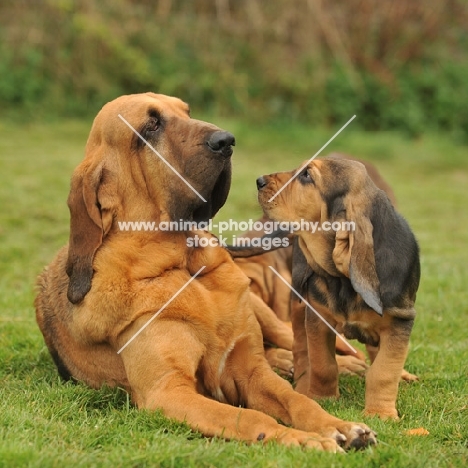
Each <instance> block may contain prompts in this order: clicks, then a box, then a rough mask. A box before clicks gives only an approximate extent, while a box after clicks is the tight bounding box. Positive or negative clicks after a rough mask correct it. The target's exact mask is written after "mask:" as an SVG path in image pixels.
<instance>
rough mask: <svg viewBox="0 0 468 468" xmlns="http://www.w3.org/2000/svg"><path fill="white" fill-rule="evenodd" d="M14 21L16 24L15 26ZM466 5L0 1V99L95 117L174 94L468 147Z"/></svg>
mask: <svg viewBox="0 0 468 468" xmlns="http://www.w3.org/2000/svg"><path fill="white" fill-rule="evenodd" d="M11 18H13V20H11ZM467 18H468V5H467V4H466V2H464V1H463V0H438V1H436V2H431V3H430V4H428V3H427V2H425V1H424V0H413V1H412V2H407V1H406V0H392V1H390V0H385V1H381V2H376V1H374V0H349V1H347V2H340V1H338V0H333V1H329V2H321V1H319V0H298V1H297V2H294V5H293V6H292V4H291V3H288V2H283V1H281V0H271V1H269V2H260V1H259V0H236V1H234V0H219V1H217V2H212V1H210V0H194V1H193V2H185V1H182V0H159V1H158V2H153V1H150V0H146V1H145V0H133V1H132V0H117V1H115V0H114V1H113V0H103V1H98V0H87V1H85V2H74V1H72V0H42V1H37V2H36V1H31V0H30V1H27V0H26V1H25V0H23V1H13V0H10V1H7V2H3V3H2V4H1V5H0V39H1V46H0V77H1V78H0V105H1V106H2V108H3V109H4V110H6V111H10V112H13V111H16V112H19V113H21V115H24V113H25V112H26V114H29V116H35V117H37V116H40V115H47V114H51V115H57V116H70V115H71V116H77V115H78V116H79V115H90V114H94V113H95V112H96V111H97V110H98V109H99V108H100V107H101V105H102V104H103V103H105V102H106V101H108V100H110V99H112V98H114V97H116V96H118V95H120V94H124V93H132V92H142V91H147V90H154V91H157V92H161V93H166V94H172V95H177V96H180V97H182V98H183V99H185V100H187V101H189V102H190V103H191V104H192V105H193V106H195V107H197V108H201V109H204V110H206V111H208V112H215V113H221V114H232V115H237V116H241V117H245V118H249V119H253V120H256V121H258V120H259V119H261V120H270V119H275V120H281V119H287V120H293V121H296V120H297V121H304V122H307V123H310V124H314V125H316V124H323V123H330V124H334V125H338V124H342V123H344V122H345V121H346V120H348V119H349V118H350V116H351V115H353V114H357V115H358V119H356V125H360V126H361V127H363V128H365V129H370V130H379V129H399V130H403V131H405V132H407V133H408V134H410V135H418V134H420V133H421V132H424V131H426V130H434V129H437V130H444V131H450V132H453V133H455V134H457V135H458V136H459V137H460V138H465V139H468V109H467V106H466V103H467V102H468V96H467V94H468V91H467V88H466V86H465V85H464V82H465V81H466V76H467V72H468V65H467V63H468V60H467V59H468V57H467V55H468V52H467V51H468V48H467V45H468V44H467V42H468V40H467V38H466V35H464V33H463V32H464V30H466V27H467V25H468V19H467Z"/></svg>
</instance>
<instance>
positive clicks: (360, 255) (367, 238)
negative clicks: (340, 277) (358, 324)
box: [329, 194, 383, 315]
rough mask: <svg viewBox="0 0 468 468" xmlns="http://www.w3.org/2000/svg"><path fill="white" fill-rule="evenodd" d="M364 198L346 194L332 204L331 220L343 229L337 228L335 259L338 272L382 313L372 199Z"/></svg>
mask: <svg viewBox="0 0 468 468" xmlns="http://www.w3.org/2000/svg"><path fill="white" fill-rule="evenodd" d="M364 199H365V197H353V196H350V195H349V194H347V195H345V196H342V197H339V198H337V199H336V200H334V201H333V203H332V204H331V206H330V207H329V215H330V216H329V217H330V220H331V221H332V222H336V221H338V222H340V223H341V228H340V229H339V230H338V231H336V236H335V247H334V249H333V253H332V258H333V261H334V263H335V265H336V268H337V269H338V271H340V272H341V273H343V274H344V275H345V276H347V277H348V278H349V279H350V281H351V284H352V286H353V288H354V290H355V291H356V292H357V293H359V294H360V295H361V297H362V299H363V300H364V301H365V302H366V304H367V305H368V306H369V307H372V309H374V310H375V311H376V312H377V313H378V314H380V315H382V313H383V306H382V300H381V297H380V283H379V278H378V276H377V269H376V264H375V252H374V240H373V225H372V222H371V219H370V209H369V208H370V207H369V202H368V201H367V200H364Z"/></svg>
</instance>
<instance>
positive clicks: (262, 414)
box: [35, 93, 376, 451]
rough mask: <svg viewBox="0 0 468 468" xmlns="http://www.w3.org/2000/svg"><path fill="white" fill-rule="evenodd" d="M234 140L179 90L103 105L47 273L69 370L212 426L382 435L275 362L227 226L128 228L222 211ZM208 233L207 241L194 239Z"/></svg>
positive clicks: (280, 434) (43, 316)
mask: <svg viewBox="0 0 468 468" xmlns="http://www.w3.org/2000/svg"><path fill="white" fill-rule="evenodd" d="M122 119H125V121H126V122H128V124H129V125H130V126H131V127H133V128H134V129H135V130H136V131H137V132H138V133H139V135H140V136H141V138H140V136H138V135H137V134H136V133H134V132H133V131H132V130H131V129H130V128H128V126H127V125H126V123H125V122H124V121H123V120H122ZM143 139H144V140H145V141H143ZM233 145H234V137H233V136H232V135H231V134H230V133H227V132H225V131H222V130H220V129H219V128H217V127H216V126H214V125H212V124H209V123H206V122H201V121H198V120H194V119H191V118H190V116H189V108H188V106H187V105H186V104H185V103H184V102H182V101H180V100H179V99H177V98H173V97H167V96H163V95H158V94H153V93H146V94H138V95H129V96H122V97H120V98H118V99H116V100H114V101H112V102H110V103H108V104H106V105H105V106H104V107H103V108H102V110H101V111H100V112H99V114H98V115H97V117H96V119H95V121H94V123H93V126H92V129H91V133H90V135H89V139H88V142H87V145H86V154H85V158H84V160H83V162H82V163H81V164H80V165H79V166H78V167H77V168H76V170H75V171H74V173H73V177H72V181H71V190H70V195H69V198H68V205H69V208H70V214H71V226H70V242H69V244H68V245H67V246H65V247H63V248H62V249H61V250H60V251H59V252H58V255H57V256H56V257H55V259H54V260H53V261H52V263H51V264H50V265H49V266H48V267H47V268H46V269H45V270H44V272H43V273H42V274H41V276H40V278H39V280H38V286H39V293H38V295H37V297H36V300H35V306H36V315H37V321H38V324H39V327H40V329H41V331H42V333H43V335H44V338H45V342H46V344H47V346H48V348H49V350H50V353H51V355H52V357H53V359H54V361H55V363H56V365H57V367H58V371H59V373H60V375H61V376H62V377H64V378H65V379H74V380H78V381H82V382H85V383H86V384H88V385H89V386H91V387H94V388H97V387H100V386H101V385H103V384H106V385H110V386H120V387H123V388H125V389H126V390H127V391H128V392H129V393H130V394H131V397H132V400H133V401H134V403H135V404H136V405H137V406H138V407H139V408H146V409H158V408H159V409H161V410H162V411H163V413H164V414H165V415H166V416H167V417H169V418H174V419H177V420H180V421H186V422H187V423H188V424H189V425H190V426H191V427H192V428H193V429H196V430H199V431H200V432H202V433H203V434H205V435H207V436H218V437H223V438H228V439H239V440H244V441H248V442H256V441H270V440H272V441H276V442H278V443H281V444H285V445H300V446H304V447H312V448H317V449H323V450H328V451H341V450H342V448H341V447H343V448H345V449H346V448H350V447H363V446H367V445H369V444H374V443H375V442H376V438H375V433H374V432H373V431H372V430H371V429H369V428H368V427H367V426H366V425H365V424H362V423H354V422H347V421H343V420H341V419H338V418H336V417H334V416H332V415H330V414H329V413H327V412H326V411H324V410H323V409H322V408H321V407H320V406H319V405H318V403H316V402H314V401H313V400H311V399H310V398H308V397H307V396H305V395H301V394H299V393H297V392H295V391H294V390H293V389H292V387H291V385H290V384H289V383H288V382H287V381H286V380H284V379H283V378H281V377H280V376H278V375H277V374H275V373H274V372H273V371H272V369H271V368H270V366H269V365H268V362H267V361H266V359H265V357H264V353H263V343H262V333H261V330H260V327H259V324H258V322H257V320H256V318H255V312H256V310H258V309H259V308H261V307H266V306H265V305H264V303H263V302H262V301H261V300H260V299H259V298H258V297H256V296H255V295H253V294H252V293H251V292H250V291H249V280H248V278H247V277H246V276H245V275H244V273H242V271H241V270H240V268H239V267H238V266H236V264H235V263H234V261H233V259H232V257H231V255H230V254H229V252H228V251H227V250H226V249H224V248H222V247H221V246H219V245H215V244H216V242H212V241H213V240H216V238H215V237H214V236H212V235H211V234H209V233H208V232H205V231H196V232H194V231H179V232H166V231H162V230H159V231H156V230H155V231H140V232H129V231H125V230H120V229H119V222H124V221H127V222H128V221H141V220H147V221H150V220H151V221H155V222H156V223H160V222H162V221H164V222H167V221H169V222H170V221H179V220H180V219H183V220H194V221H198V222H200V221H207V220H208V219H209V218H211V217H212V216H214V215H215V213H216V212H217V211H218V210H219V208H220V207H221V206H222V205H223V204H224V202H225V200H226V197H227V195H228V191H229V186H230V178H231V162H230V157H231V154H232V146H233ZM156 151H157V152H159V154H160V155H161V156H162V157H163V158H164V160H162V158H160V157H159V156H158V155H157V154H155V152H156ZM169 165H170V166H171V167H169ZM179 175H180V177H179ZM181 178H182V179H183V180H181ZM186 182H187V184H190V187H189V186H188V185H187V184H186ZM194 190H196V192H198V194H197V193H195V191H194ZM200 197H203V198H204V200H206V202H204V201H203V200H202V199H201V198H200ZM195 235H198V238H199V239H205V240H206V242H201V241H200V242H199V243H198V246H197V245H193V243H189V242H187V241H188V240H189V239H192V240H193V238H194V236H195ZM202 245H204V247H202ZM205 245H206V246H205ZM275 418H276V419H275ZM277 419H278V420H281V421H282V423H284V424H286V425H287V426H292V427H287V426H286V425H283V424H280V423H278V422H277Z"/></svg>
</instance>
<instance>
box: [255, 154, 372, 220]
mask: <svg viewBox="0 0 468 468" xmlns="http://www.w3.org/2000/svg"><path fill="white" fill-rule="evenodd" d="M300 167H302V165H301V166H300ZM296 172H297V169H295V170H293V171H290V172H279V173H276V174H270V175H265V176H262V177H260V178H259V179H257V187H258V201H259V203H260V205H261V206H262V208H263V211H264V212H265V214H266V215H267V216H268V217H269V218H271V219H274V220H276V221H288V222H300V221H301V220H307V221H318V222H323V221H325V220H329V219H330V218H333V217H336V215H337V214H338V211H340V206H339V205H340V203H339V201H343V199H344V198H346V197H352V196H356V195H357V194H359V192H360V191H362V190H364V188H365V187H366V189H367V187H368V182H369V180H368V179H369V178H368V176H367V172H366V169H365V167H364V166H363V165H362V164H361V163H359V162H357V161H350V160H345V159H338V158H337V159H335V158H327V159H316V160H314V161H311V162H309V163H308V164H307V165H306V166H305V167H304V168H303V169H302V170H301V172H300V173H299V174H298V175H297V176H296V177H295V178H294V180H292V181H291V182H289V181H290V180H291V179H292V178H293V177H294V175H295V174H296ZM285 184H288V185H287V186H286V187H285V188H284V189H283V190H282V191H281V192H280V193H279V194H278V195H277V196H276V197H275V198H274V199H273V200H272V201H271V202H270V201H269V200H270V199H271V198H272V197H274V196H275V194H276V193H277V192H279V191H280V190H281V189H282V187H283V186H284V185H285ZM341 209H344V207H343V208H341ZM337 210H338V211H337Z"/></svg>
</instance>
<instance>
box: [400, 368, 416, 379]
mask: <svg viewBox="0 0 468 468" xmlns="http://www.w3.org/2000/svg"><path fill="white" fill-rule="evenodd" d="M401 380H404V381H405V382H416V380H419V377H418V376H417V375H414V374H410V373H409V372H408V371H406V370H405V369H403V370H402V371H401Z"/></svg>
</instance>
